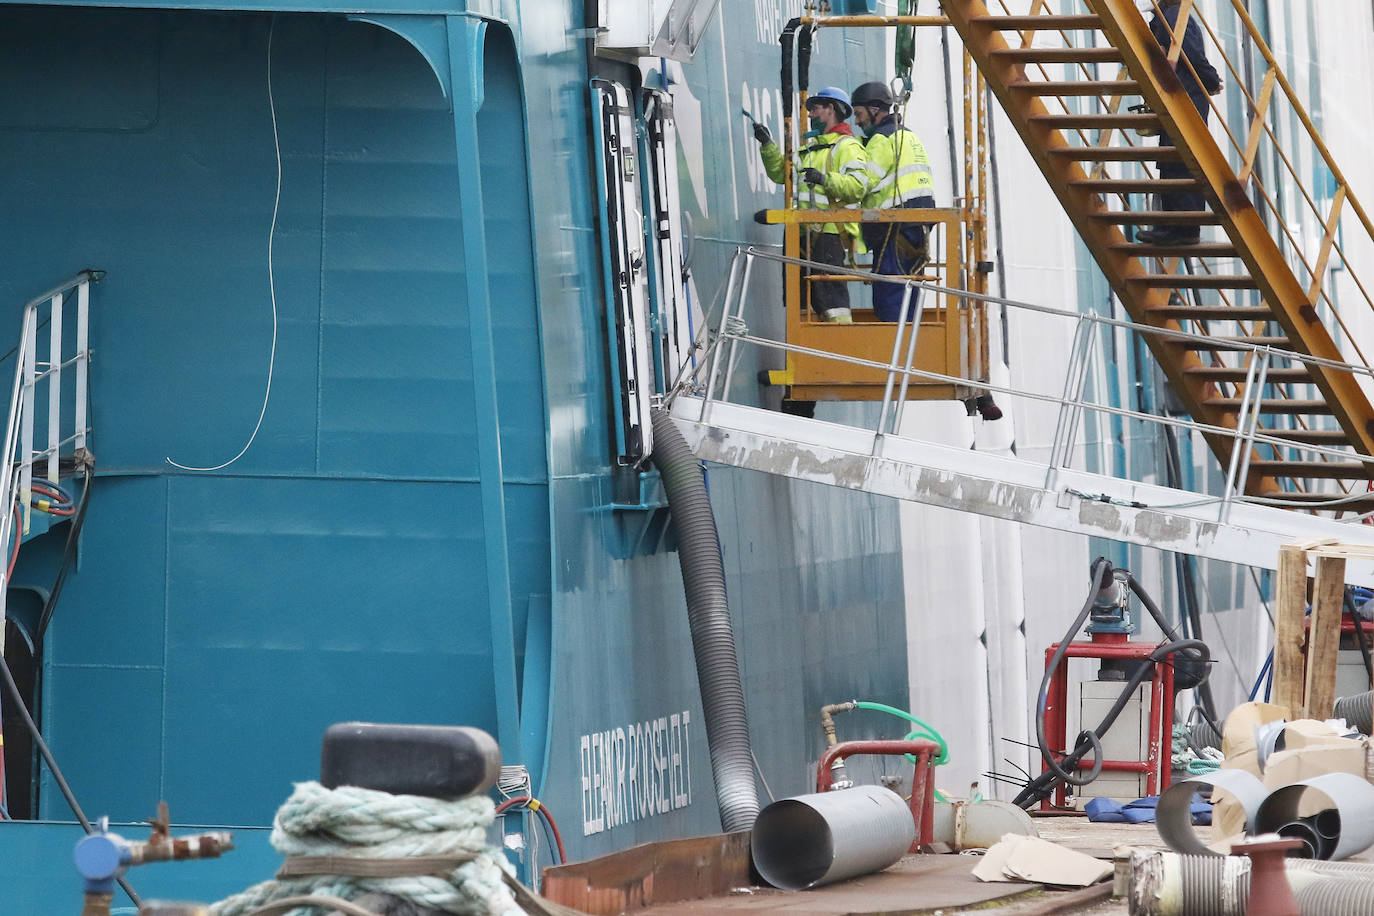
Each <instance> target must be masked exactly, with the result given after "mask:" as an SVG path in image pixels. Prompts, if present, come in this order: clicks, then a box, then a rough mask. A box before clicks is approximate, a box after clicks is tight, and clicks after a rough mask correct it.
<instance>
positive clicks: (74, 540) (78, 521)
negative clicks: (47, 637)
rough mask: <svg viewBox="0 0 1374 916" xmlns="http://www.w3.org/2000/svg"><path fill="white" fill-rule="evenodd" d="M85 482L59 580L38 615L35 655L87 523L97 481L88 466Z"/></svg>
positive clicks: (68, 533) (60, 568)
mask: <svg viewBox="0 0 1374 916" xmlns="http://www.w3.org/2000/svg"><path fill="white" fill-rule="evenodd" d="M83 470H84V473H85V480H84V481H83V482H82V485H81V500H80V501H79V502H78V503H77V504H76V513H75V514H74V515H73V516H72V524H71V527H70V528H68V529H67V543H66V546H64V547H63V549H62V563H61V565H60V566H58V568H57V578H56V579H54V580H53V584H52V588H51V589H50V590H49V591H48V597H47V600H46V601H44V602H43V610H42V611H41V612H40V613H39V615H38V626H37V627H36V628H35V629H34V637H33V642H34V654H35V655H41V654H42V650H43V636H44V634H46V633H47V632H48V625H49V624H50V623H52V615H53V611H54V610H56V608H57V599H58V597H59V596H60V595H61V594H62V586H63V585H64V584H65V583H66V581H67V574H68V573H69V572H71V568H72V566H73V565H74V564H73V561H74V560H75V559H76V548H77V544H78V542H79V541H80V538H81V528H82V526H83V525H85V523H86V507H87V506H88V505H89V504H90V501H91V482H92V481H93V480H94V479H95V478H94V476H93V475H92V474H91V468H90V466H89V465H86V466H85V467H84V468H83Z"/></svg>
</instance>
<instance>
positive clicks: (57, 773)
mask: <svg viewBox="0 0 1374 916" xmlns="http://www.w3.org/2000/svg"><path fill="white" fill-rule="evenodd" d="M0 675H3V676H4V679H5V690H6V692H7V693H9V695H10V699H11V700H13V701H14V706H15V708H16V709H17V710H18V711H19V716H20V718H22V719H23V720H24V727H25V728H27V729H28V730H29V734H30V735H32V736H33V743H34V744H35V745H37V747H38V752H39V753H40V754H42V755H43V760H44V762H45V763H47V765H48V771H49V772H51V773H52V776H53V779H54V780H55V781H56V782H57V788H58V790H59V791H61V793H62V797H63V798H65V799H66V800H67V805H68V806H69V807H70V808H71V809H72V813H73V814H75V815H76V819H77V821H79V822H80V824H81V829H82V830H84V831H86V834H87V835H88V836H90V835H93V834H94V833H95V828H94V827H93V826H91V822H90V820H89V819H88V818H87V817H86V812H84V811H82V810H81V805H80V804H79V803H78V802H77V800H76V796H75V795H73V794H72V787H71V786H69V785H68V784H67V778H66V777H65V776H63V775H62V768H61V767H59V766H58V765H57V760H56V758H54V757H53V755H52V751H51V750H50V749H49V748H48V742H46V741H44V740H43V735H42V734H41V733H40V732H39V731H38V725H37V724H36V723H35V722H34V721H33V716H31V715H29V710H28V708H27V707H25V705H24V697H23V695H22V694H21V693H20V692H19V685H18V684H16V683H15V682H14V675H13V674H11V673H10V666H9V662H7V661H6V660H5V658H4V655H3V654H0ZM119 886H120V887H122V888H124V893H126V894H128V895H129V899H130V900H131V901H133V904H134V906H136V907H138V906H142V905H143V901H142V900H141V899H139V896H138V894H136V893H134V889H133V888H132V887H131V886H130V885H129V882H128V881H127V880H125V878H124V877H123V876H122V875H121V876H120V878H119Z"/></svg>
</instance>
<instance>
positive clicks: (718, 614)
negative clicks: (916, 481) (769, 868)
mask: <svg viewBox="0 0 1374 916" xmlns="http://www.w3.org/2000/svg"><path fill="white" fill-rule="evenodd" d="M653 426H654V452H653V455H652V458H653V462H654V466H655V467H656V468H658V471H659V474H661V475H662V478H663V489H664V491H665V492H666V493H667V494H668V508H669V510H670V511H671V513H672V519H673V527H674V530H676V532H677V540H678V551H677V558H678V563H679V565H680V566H681V567H682V585H683V588H684V589H685V591H686V593H687V620H688V623H689V624H690V625H691V629H692V651H693V652H694V653H695V654H696V660H697V681H698V683H699V684H700V685H701V706H702V711H703V712H704V713H705V715H706V743H707V745H708V747H709V748H710V751H711V773H712V775H713V776H714V777H715V782H716V802H717V804H718V805H719V806H720V823H721V826H722V827H723V828H724V829H725V830H726V831H727V832H734V831H736V830H749V829H750V828H752V827H753V826H754V821H755V820H756V819H757V818H758V816H759V796H758V790H757V789H756V788H755V786H754V770H753V754H752V752H751V751H750V747H749V718H748V716H747V715H746V712H745V706H744V687H743V685H742V684H741V683H740V676H739V659H738V657H737V656H736V654H735V633H734V629H733V627H732V626H731V622H730V604H729V602H728V601H727V600H726V595H725V564H724V561H723V560H722V559H721V552H720V534H719V532H717V530H716V517H715V514H714V513H713V512H712V511H711V499H710V496H709V495H708V494H707V492H706V479H705V477H704V476H703V475H702V473H701V462H700V461H699V460H697V457H696V456H695V455H693V454H692V450H691V449H690V448H689V447H688V446H687V440H686V439H684V438H683V437H682V431H681V430H679V429H678V428H677V424H676V423H674V422H673V418H672V417H670V416H669V415H668V414H667V413H666V412H665V411H662V410H655V411H653Z"/></svg>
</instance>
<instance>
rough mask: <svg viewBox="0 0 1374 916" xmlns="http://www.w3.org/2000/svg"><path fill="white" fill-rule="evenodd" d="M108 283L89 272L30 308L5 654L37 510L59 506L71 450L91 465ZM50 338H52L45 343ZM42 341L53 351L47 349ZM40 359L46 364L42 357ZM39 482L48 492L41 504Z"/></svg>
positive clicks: (9, 460)
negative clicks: (97, 309)
mask: <svg viewBox="0 0 1374 916" xmlns="http://www.w3.org/2000/svg"><path fill="white" fill-rule="evenodd" d="M103 276H104V273H103V271H97V270H83V271H81V272H80V273H78V274H77V275H76V276H74V277H72V278H71V279H70V280H68V281H66V282H65V283H63V284H61V285H60V286H56V287H54V288H53V289H51V290H48V291H47V292H45V293H43V294H42V295H39V296H35V297H34V298H33V299H31V300H29V302H28V303H27V304H26V305H25V307H24V314H23V321H22V325H21V330H20V334H19V344H18V345H17V347H16V348H15V351H14V352H15V354H16V356H17V357H18V358H17V359H16V360H15V368H14V384H13V387H12V388H11V393H10V409H9V416H8V419H7V421H6V424H5V452H4V454H5V456H6V460H5V461H4V464H3V467H2V468H0V493H3V497H2V498H3V499H4V503H3V504H0V505H3V507H4V510H3V511H0V545H3V546H4V547H5V548H6V553H5V556H6V562H5V563H4V565H3V567H2V569H3V572H2V573H0V575H3V579H0V652H4V649H5V638H4V624H5V619H6V613H5V610H6V599H7V594H8V591H9V585H10V576H11V575H13V572H14V559H15V557H16V556H17V554H18V550H19V545H20V544H21V543H22V542H23V539H24V537H25V535H27V534H29V532H30V531H31V528H32V513H33V510H34V508H35V506H37V507H38V508H40V509H41V510H47V509H49V508H51V506H52V504H53V503H54V502H55V500H54V499H53V498H52V496H53V495H54V494H55V493H57V492H61V490H60V479H61V472H62V464H61V461H60V458H61V456H62V455H63V454H64V452H65V451H66V450H68V449H70V453H71V454H72V455H73V456H74V458H75V462H76V463H77V464H81V463H87V464H89V461H90V451H89V449H88V447H87V446H88V439H89V437H90V434H91V429H90V425H89V421H88V411H87V405H88V403H89V391H90V388H89V385H90V372H89V369H90V345H89V342H90V302H91V285H92V284H93V283H96V282H98V281H99V280H100V278H101V277H103ZM69 319H70V322H71V323H70V324H69V323H68V320H69ZM43 337H46V339H45V340H42V338H43ZM40 340H41V342H42V343H43V344H45V345H46V346H45V347H44V348H42V349H40V346H39V344H40ZM40 354H42V355H43V356H44V357H45V358H40ZM68 382H70V391H69V390H68V387H67V383H68ZM40 388H42V389H43V394H42V397H41V399H40V395H39V389H40ZM69 396H70V401H68V397H69ZM42 402H46V407H47V411H46V416H45V417H44V418H43V424H42V428H41V429H40V428H39V426H38V421H39V417H38V415H37V409H38V406H39V404H40V403H42ZM66 403H70V405H71V407H70V408H69V410H70V413H68V412H67V411H64V409H63V408H64V405H65V404H66ZM35 469H36V470H37V473H38V476H37V478H35ZM36 482H38V486H37V489H38V490H39V491H41V493H42V496H41V497H40V498H39V499H38V500H37V502H36V501H35V497H34V493H35V489H36V487H35V483H36ZM44 482H46V485H44Z"/></svg>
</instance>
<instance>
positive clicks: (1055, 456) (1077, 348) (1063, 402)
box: [1045, 315, 1089, 490]
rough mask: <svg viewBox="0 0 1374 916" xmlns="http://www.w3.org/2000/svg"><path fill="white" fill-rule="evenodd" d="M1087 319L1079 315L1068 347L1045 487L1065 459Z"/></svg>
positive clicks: (1086, 333)
mask: <svg viewBox="0 0 1374 916" xmlns="http://www.w3.org/2000/svg"><path fill="white" fill-rule="evenodd" d="M1088 328H1089V321H1088V317H1087V316H1086V315H1080V316H1079V318H1078V322H1077V324H1075V325H1074V330H1073V342H1072V344H1071V345H1070V347H1069V365H1068V366H1067V367H1066V368H1065V370H1064V393H1063V395H1062V396H1061V397H1060V400H1059V417H1058V419H1057V420H1056V421H1055V424H1054V439H1053V442H1052V444H1051V445H1050V458H1049V465H1048V467H1047V468H1046V469H1045V489H1046V490H1049V489H1053V487H1054V481H1055V478H1056V477H1058V476H1059V468H1060V467H1062V466H1063V462H1064V460H1065V458H1064V453H1065V452H1066V451H1067V450H1068V448H1069V445H1068V444H1067V443H1066V442H1065V438H1066V434H1067V431H1068V427H1069V423H1068V418H1069V412H1070V405H1071V404H1072V402H1073V393H1074V391H1075V390H1077V389H1079V388H1081V387H1082V386H1081V383H1079V382H1078V381H1077V379H1078V374H1079V367H1080V365H1082V364H1083V363H1084V362H1085V360H1084V358H1083V352H1084V350H1086V349H1087V338H1088V334H1089V331H1088Z"/></svg>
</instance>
